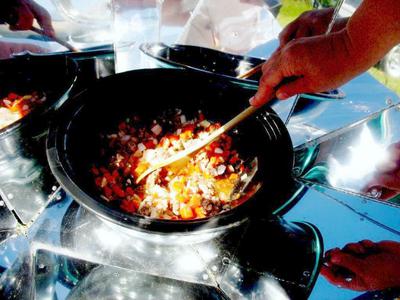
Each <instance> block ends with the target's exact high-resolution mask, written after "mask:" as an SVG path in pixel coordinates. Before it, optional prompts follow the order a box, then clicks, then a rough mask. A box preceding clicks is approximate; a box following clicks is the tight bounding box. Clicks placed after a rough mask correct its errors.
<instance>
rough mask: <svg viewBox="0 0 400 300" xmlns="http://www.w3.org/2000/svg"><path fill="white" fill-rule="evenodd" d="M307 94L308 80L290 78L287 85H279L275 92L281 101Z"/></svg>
mask: <svg viewBox="0 0 400 300" xmlns="http://www.w3.org/2000/svg"><path fill="white" fill-rule="evenodd" d="M306 92H309V83H308V79H306V78H304V77H297V78H292V80H290V81H289V82H288V83H284V84H281V85H280V86H279V88H278V90H277V91H276V96H277V98H278V99H280V100H283V99H287V98H289V97H292V96H293V95H296V94H301V93H306Z"/></svg>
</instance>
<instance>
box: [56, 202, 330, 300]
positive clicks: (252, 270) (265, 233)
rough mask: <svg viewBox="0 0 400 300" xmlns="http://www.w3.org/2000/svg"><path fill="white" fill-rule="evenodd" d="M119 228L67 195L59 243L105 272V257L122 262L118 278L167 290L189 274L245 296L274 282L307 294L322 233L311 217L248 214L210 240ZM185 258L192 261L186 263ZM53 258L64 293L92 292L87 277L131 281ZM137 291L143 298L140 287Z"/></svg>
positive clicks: (261, 294) (262, 295)
mask: <svg viewBox="0 0 400 300" xmlns="http://www.w3.org/2000/svg"><path fill="white" fill-rule="evenodd" d="M120 229H121V227H120V226H117V225H114V227H113V228H109V227H108V226H107V225H105V224H104V222H102V221H101V220H100V219H98V218H96V217H95V215H93V214H91V213H90V212H88V211H87V210H86V209H84V208H83V207H80V206H79V205H77V204H76V203H75V202H72V203H71V205H70V207H69V208H68V210H67V212H66V214H65V215H64V218H63V220H62V228H61V244H62V247H63V248H66V249H69V250H71V251H72V252H73V253H79V254H80V255H82V257H92V258H93V261H99V262H101V264H102V265H103V266H102V267H100V268H101V269H103V270H104V271H105V272H106V273H108V272H109V271H110V268H108V267H106V265H113V266H119V267H123V268H126V269H124V270H122V269H119V268H112V269H113V274H118V275H115V276H117V277H118V279H119V280H120V279H121V278H122V277H125V275H131V276H128V277H132V278H133V279H132V280H134V279H135V280H139V281H140V282H142V280H144V279H148V280H150V282H151V281H153V279H154V282H157V283H158V284H157V286H155V287H154V288H155V289H157V290H158V289H160V290H162V289H164V290H165V289H166V286H164V285H163V284H162V282H170V281H171V284H172V285H173V284H174V282H175V280H171V279H167V278H174V279H176V280H180V281H181V284H182V285H185V282H186V281H191V282H194V283H196V284H194V285H193V286H198V287H199V288H200V289H208V286H210V285H212V286H218V287H219V288H220V289H219V290H218V289H215V288H211V290H212V291H213V293H214V294H218V295H219V294H225V295H227V296H228V298H229V299H247V298H251V297H250V295H257V296H258V298H256V299H275V298H268V297H266V295H268V294H270V293H271V290H274V289H275V290H276V289H278V290H281V291H283V292H284V293H286V294H288V295H289V296H290V298H291V299H305V298H306V296H307V295H308V294H309V293H310V291H311V289H312V287H313V285H314V283H315V281H316V278H317V275H318V272H319V267H320V264H321V258H322V255H323V245H322V238H321V236H320V234H319V232H318V230H317V229H316V228H315V227H314V226H313V225H311V224H308V223H304V222H299V223H297V222H296V223H290V222H286V221H284V220H283V219H281V218H276V217H272V218H270V219H269V220H266V219H257V220H250V221H246V222H244V223H243V224H241V225H240V226H238V227H236V228H230V229H227V230H226V231H225V232H224V233H223V235H220V236H218V237H216V238H213V239H211V240H208V241H203V242H198V241H197V243H189V244H184V245H181V244H176V245H165V244H160V243H159V241H158V239H157V236H155V235H154V234H148V236H149V238H148V239H145V240H144V239H141V238H134V239H130V238H129V235H127V233H128V231H134V230H129V229H126V228H125V229H124V230H123V231H121V230H120ZM151 237H153V240H152V241H151ZM88 239H90V240H91V243H89V244H88V243H86V241H87V240H88ZM261 240H262V241H263V242H260V241H261ZM127 241H134V242H127ZM189 258H190V263H191V265H189V266H187V263H188V261H189ZM104 259H105V260H104ZM59 262H60V266H62V268H59V270H60V272H59V275H58V278H59V279H60V280H62V283H63V284H66V286H68V288H71V287H72V286H75V288H74V289H73V291H72V292H71V294H70V297H72V296H73V295H74V296H76V294H75V293H77V291H80V293H81V292H85V295H86V296H87V295H88V294H90V293H91V292H94V290H90V289H84V287H88V286H87V285H88V284H91V286H93V287H95V289H96V290H97V288H99V289H103V287H104V285H105V286H107V285H108V284H113V286H114V285H115V286H116V287H117V289H118V290H120V291H121V293H123V294H125V293H128V292H129V291H132V286H131V285H126V286H127V287H129V289H125V288H124V286H125V283H124V282H125V280H122V281H118V280H117V281H115V280H114V281H112V280H111V278H114V277H113V276H110V277H109V278H108V279H107V278H104V281H103V284H104V285H96V284H95V282H92V280H93V279H94V276H95V277H97V276H98V275H96V274H98V271H97V269H93V268H95V267H96V266H97V267H98V266H99V264H94V263H90V262H88V261H85V260H78V259H74V258H68V257H65V256H60V260H59ZM211 273H212V274H213V276H212V277H210V276H208V275H207V274H211ZM148 274H153V275H156V276H150V275H148ZM206 275H207V276H206ZM88 280H90V281H91V282H88ZM109 280H111V281H110V282H109ZM135 282H136V281H135ZM120 283H122V285H120ZM132 284H133V283H132ZM106 290H107V289H106ZM135 291H137V292H138V293H141V292H143V291H142V289H135ZM86 292H87V293H88V294H87V293H86ZM240 295H241V296H240ZM137 298H138V299H142V297H139V295H138V297H137ZM191 299H199V298H198V297H197V298H196V297H195V298H191ZM207 299H208V298H207ZM252 299H254V297H253V298H252Z"/></svg>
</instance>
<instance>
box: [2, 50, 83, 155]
mask: <svg viewBox="0 0 400 300" xmlns="http://www.w3.org/2000/svg"><path fill="white" fill-rule="evenodd" d="M76 75H77V65H76V63H75V62H74V61H72V60H70V59H68V58H66V57H53V58H47V57H18V58H14V59H10V60H2V61H0V98H3V97H5V96H7V94H8V93H10V92H14V93H17V94H20V95H24V94H29V93H31V92H33V91H37V92H39V93H40V94H41V93H43V94H44V95H45V96H46V101H45V102H44V103H43V104H42V105H40V106H38V107H37V108H35V109H34V110H33V111H32V112H30V113H29V114H28V115H26V116H25V117H23V118H21V119H19V120H18V121H16V122H14V123H12V124H10V125H9V126H7V127H4V128H2V129H0V162H3V161H5V160H10V159H12V158H15V157H17V156H24V157H31V156H34V155H35V153H37V152H38V151H40V149H38V147H36V146H35V145H33V144H32V141H37V140H38V139H39V138H40V137H41V136H42V135H43V134H44V133H45V132H46V131H47V129H48V123H49V120H50V118H51V117H52V115H53V113H54V111H55V110H56V109H57V107H59V106H60V105H61V104H62V103H63V101H65V100H66V99H67V97H68V92H69V91H70V89H71V88H72V85H73V83H74V82H75V79H76ZM41 151H42V152H43V153H44V149H43V148H42V149H41ZM43 153H42V156H43Z"/></svg>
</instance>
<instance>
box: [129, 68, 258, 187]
mask: <svg viewBox="0 0 400 300" xmlns="http://www.w3.org/2000/svg"><path fill="white" fill-rule="evenodd" d="M261 66H262V64H259V65H257V66H255V67H254V68H252V69H250V70H248V71H247V72H245V73H243V74H241V75H239V76H237V78H240V79H245V78H248V77H250V76H251V75H253V74H255V73H257V72H259V71H260V70H261ZM257 109H258V107H254V106H249V107H248V108H246V109H245V110H243V111H242V112H241V113H240V114H238V115H237V116H236V117H234V118H233V119H232V120H230V121H229V122H227V123H226V124H225V125H223V126H221V127H220V128H218V129H217V130H215V131H213V132H212V133H211V134H210V135H209V136H208V137H206V138H205V139H203V140H201V141H199V142H198V143H196V145H194V146H193V147H189V148H187V149H185V150H183V151H180V152H178V153H176V154H174V155H172V156H170V157H168V158H167V159H166V160H164V161H162V162H160V163H157V164H154V165H152V166H150V167H149V168H148V169H146V171H144V172H143V173H142V174H140V175H139V177H138V178H137V179H136V183H139V182H140V181H141V180H142V179H143V178H145V177H146V176H147V175H149V174H150V173H152V172H154V171H155V170H157V169H159V168H162V167H165V166H168V165H170V164H173V163H175V162H177V161H179V160H181V159H183V158H185V157H188V156H189V155H190V154H192V153H194V152H196V151H198V150H200V149H201V148H203V147H204V146H207V145H208V144H209V143H211V142H212V141H214V140H215V139H217V138H218V137H220V136H221V134H223V133H225V132H227V131H229V130H231V129H232V128H233V127H235V126H236V125H238V124H239V123H240V122H242V121H243V120H245V119H246V118H248V117H250V116H251V115H252V114H254V113H255V112H256V111H257Z"/></svg>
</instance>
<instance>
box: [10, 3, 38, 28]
mask: <svg viewBox="0 0 400 300" xmlns="http://www.w3.org/2000/svg"><path fill="white" fill-rule="evenodd" d="M16 9H17V11H16V16H18V17H17V18H16V19H17V22H16V23H15V24H10V30H28V29H30V28H31V27H32V24H33V20H34V15H33V13H32V12H31V10H30V8H29V6H27V5H26V4H25V3H24V2H22V3H20V5H19V6H18V7H17V8H16Z"/></svg>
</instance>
